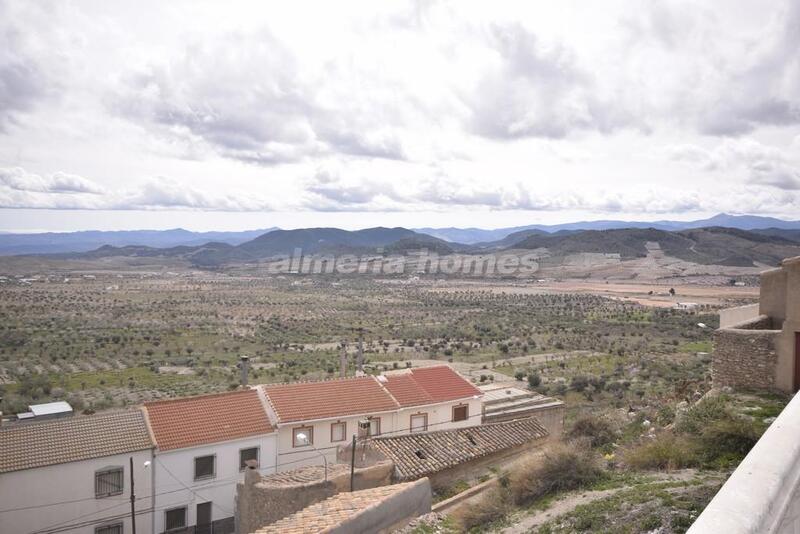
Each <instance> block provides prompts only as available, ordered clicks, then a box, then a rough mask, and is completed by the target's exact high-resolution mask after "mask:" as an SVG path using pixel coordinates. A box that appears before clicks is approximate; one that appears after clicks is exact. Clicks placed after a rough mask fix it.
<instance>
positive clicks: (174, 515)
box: [164, 506, 186, 531]
mask: <svg viewBox="0 0 800 534" xmlns="http://www.w3.org/2000/svg"><path fill="white" fill-rule="evenodd" d="M164 524H165V527H166V528H164V530H166V531H170V530H175V529H178V528H186V507H185V506H182V507H181V508H173V509H172V510H167V511H166V512H164Z"/></svg>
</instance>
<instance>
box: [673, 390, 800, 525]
mask: <svg viewBox="0 0 800 534" xmlns="http://www.w3.org/2000/svg"><path fill="white" fill-rule="evenodd" d="M718 532H719V533H725V534H745V533H747V534H797V533H800V395H795V397H794V398H793V399H792V401H791V402H790V403H789V404H788V405H787V406H786V408H784V410H783V412H781V414H780V415H779V416H778V418H777V419H776V420H775V421H774V422H773V423H772V425H770V427H769V428H768V429H767V431H766V432H765V433H764V435H763V436H762V437H761V439H760V440H759V441H758V443H756V446H755V447H753V449H752V450H751V451H750V453H749V454H748V455H747V456H746V457H745V459H744V460H743V461H742V463H741V464H739V467H737V468H736V470H735V471H734V472H733V474H732V475H731V477H730V478H729V479H728V481H727V482H725V485H723V486H722V488H721V489H720V490H719V492H718V493H717V495H716V496H715V497H714V499H712V501H711V502H710V503H709V504H708V506H707V507H706V509H705V510H704V511H703V513H702V514H700V517H698V518H697V521H695V523H694V525H692V527H691V528H690V529H689V534H711V533H718Z"/></svg>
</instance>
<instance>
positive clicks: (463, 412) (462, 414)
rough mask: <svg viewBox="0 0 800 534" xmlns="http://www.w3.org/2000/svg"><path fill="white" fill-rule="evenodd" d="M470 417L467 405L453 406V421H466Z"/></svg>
mask: <svg viewBox="0 0 800 534" xmlns="http://www.w3.org/2000/svg"><path fill="white" fill-rule="evenodd" d="M468 417H469V414H468V412H467V405H462V406H453V422H456V421H466V420H467V418H468Z"/></svg>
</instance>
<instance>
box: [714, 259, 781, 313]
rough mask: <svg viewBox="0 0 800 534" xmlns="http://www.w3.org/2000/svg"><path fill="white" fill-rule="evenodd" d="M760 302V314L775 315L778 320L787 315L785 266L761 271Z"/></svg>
mask: <svg viewBox="0 0 800 534" xmlns="http://www.w3.org/2000/svg"><path fill="white" fill-rule="evenodd" d="M758 303H759V312H758V313H759V315H766V316H768V317H773V318H775V319H776V320H778V322H780V321H783V319H784V318H785V317H786V271H785V270H784V269H783V268H778V269H771V270H769V271H765V272H763V273H761V289H760V295H759V299H758ZM720 326H721V325H720Z"/></svg>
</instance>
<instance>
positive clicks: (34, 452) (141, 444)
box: [0, 410, 153, 473]
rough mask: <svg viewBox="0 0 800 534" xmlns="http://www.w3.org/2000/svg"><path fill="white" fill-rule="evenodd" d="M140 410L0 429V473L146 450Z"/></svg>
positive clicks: (149, 443) (147, 440) (146, 435)
mask: <svg viewBox="0 0 800 534" xmlns="http://www.w3.org/2000/svg"><path fill="white" fill-rule="evenodd" d="M152 446H153V442H152V441H151V439H150V433H149V432H148V431H147V424H146V423H145V420H144V416H143V415H142V412H141V411H140V410H129V411H124V412H112V413H106V414H100V415H87V416H75V417H69V418H64V419H58V420H54V421H46V422H38V423H37V422H30V423H17V424H12V425H8V426H3V427H2V428H0V473H7V472H9V471H18V470H21V469H32V468H34V467H43V466H46V465H54V464H60V463H66V462H77V461H80V460H88V459H91V458H102V457H104V456H112V455H115V454H124V453H129V452H134V451H140V450H146V449H149V448H151V447H152Z"/></svg>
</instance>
